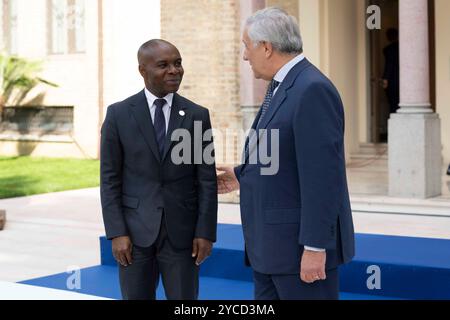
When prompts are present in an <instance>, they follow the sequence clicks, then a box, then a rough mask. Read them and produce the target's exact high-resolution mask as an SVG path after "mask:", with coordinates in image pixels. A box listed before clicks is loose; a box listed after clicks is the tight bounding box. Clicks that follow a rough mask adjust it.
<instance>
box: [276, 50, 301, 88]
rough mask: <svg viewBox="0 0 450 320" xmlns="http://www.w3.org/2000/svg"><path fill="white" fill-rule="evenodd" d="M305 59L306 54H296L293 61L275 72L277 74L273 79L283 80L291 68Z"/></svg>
mask: <svg viewBox="0 0 450 320" xmlns="http://www.w3.org/2000/svg"><path fill="white" fill-rule="evenodd" d="M303 59H305V55H304V54H303V53H302V54H299V55H298V56H296V57H295V58H294V59H292V60H291V61H289V62H288V63H286V64H285V65H284V66H283V67H281V69H280V70H278V72H277V73H276V74H275V76H274V77H273V79H274V80H275V81H278V82H279V83H281V82H283V80H284V78H286V76H287V74H288V73H289V71H291V69H292V68H293V67H294V66H295V65H296V64H298V63H299V62H300V61H302V60H303Z"/></svg>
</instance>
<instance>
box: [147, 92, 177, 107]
mask: <svg viewBox="0 0 450 320" xmlns="http://www.w3.org/2000/svg"><path fill="white" fill-rule="evenodd" d="M144 91H145V97H146V98H147V102H148V105H149V107H150V108H152V107H153V103H154V102H155V100H156V99H160V98H158V97H156V96H155V95H154V94H152V93H151V92H150V91H149V90H148V89H147V88H145V90H144ZM173 96H174V94H173V93H169V94H168V95H167V96H165V97H164V98H162V99H164V100H166V102H167V104H168V105H169V108H171V107H172V102H173Z"/></svg>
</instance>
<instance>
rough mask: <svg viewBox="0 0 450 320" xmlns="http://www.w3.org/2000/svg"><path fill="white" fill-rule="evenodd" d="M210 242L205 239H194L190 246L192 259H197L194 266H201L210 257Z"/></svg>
mask: <svg viewBox="0 0 450 320" xmlns="http://www.w3.org/2000/svg"><path fill="white" fill-rule="evenodd" d="M212 247H213V245H212V242H211V241H209V240H206V239H201V238H195V239H194V243H193V245H192V258H195V257H197V259H196V260H195V264H196V265H197V266H199V265H201V264H202V263H203V261H205V260H206V258H208V257H209V256H210V255H211V251H212Z"/></svg>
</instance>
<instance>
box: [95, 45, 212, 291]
mask: <svg viewBox="0 0 450 320" xmlns="http://www.w3.org/2000/svg"><path fill="white" fill-rule="evenodd" d="M138 59H139V72H140V74H141V75H142V77H143V78H144V82H145V89H144V90H142V91H141V92H139V93H137V94H136V95H133V96H131V97H129V98H128V99H126V100H124V101H122V102H118V103H116V104H113V105H111V106H110V107H109V108H108V111H107V115H106V119H105V121H104V123H103V127H102V131H101V134H102V135H101V202H102V209H103V220H104V224H105V229H106V236H107V238H108V239H111V240H112V249H113V254H114V257H115V259H116V260H117V261H118V264H119V277H120V286H121V291H122V296H123V298H124V299H155V291H156V288H157V286H158V280H159V276H160V275H161V276H162V281H163V285H164V289H165V293H166V297H167V298H168V299H177V300H179V299H197V297H198V272H199V270H198V268H199V265H200V264H201V263H202V262H203V261H204V259H206V258H207V257H208V256H209V255H210V253H211V250H212V243H213V242H214V241H215V240H216V229H217V176H216V169H215V164H214V158H213V157H214V154H213V152H212V154H211V157H210V159H209V161H206V160H207V159H206V160H205V159H204V158H203V151H204V150H205V148H206V147H210V144H211V143H212V138H211V139H210V140H211V141H210V142H208V141H204V139H203V137H198V136H195V135H194V127H196V128H198V127H199V125H200V126H201V128H202V133H203V134H205V136H207V135H208V134H207V132H208V131H210V129H211V122H210V117H209V112H208V110H207V109H205V108H203V107H201V106H199V105H196V104H195V103H193V102H191V101H189V100H188V99H186V98H184V97H182V96H180V95H178V94H177V93H176V92H177V91H178V89H179V86H180V84H181V81H182V78H183V73H184V70H183V67H182V59H181V56H180V53H179V51H178V50H177V48H176V47H174V46H173V45H172V44H170V43H168V42H166V41H164V40H150V41H148V42H146V43H145V44H143V45H142V46H141V48H140V49H139V53H138ZM178 130H184V132H188V133H189V135H190V136H191V137H193V138H194V139H201V140H200V141H197V143H198V142H200V146H201V148H200V149H198V148H196V149H195V150H191V151H189V150H183V151H182V152H183V153H184V152H187V154H189V155H191V157H189V158H192V159H188V160H189V161H184V162H183V163H181V164H179V163H180V161H179V159H175V158H176V157H177V156H178V155H177V153H176V152H172V150H173V148H174V146H175V144H174V142H173V141H172V134H173V133H175V132H176V131H178ZM183 142H184V141H183ZM194 142H195V141H191V142H190V143H188V147H191V146H193V145H194ZM197 145H198V144H197ZM209 149H211V148H209ZM196 153H198V154H196ZM198 156H201V159H200V161H198ZM184 157H186V154H185V155H184ZM194 157H196V159H197V161H193V160H194ZM183 159H185V158H183Z"/></svg>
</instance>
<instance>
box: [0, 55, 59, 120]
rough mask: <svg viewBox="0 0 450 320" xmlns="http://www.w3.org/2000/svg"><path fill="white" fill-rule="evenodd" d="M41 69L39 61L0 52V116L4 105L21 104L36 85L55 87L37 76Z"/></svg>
mask: <svg viewBox="0 0 450 320" xmlns="http://www.w3.org/2000/svg"><path fill="white" fill-rule="evenodd" d="M41 70H42V62H41V61H30V60H27V59H23V58H19V57H16V56H10V55H6V54H0V116H1V114H2V110H3V107H4V106H5V105H21V104H22V103H23V101H24V99H25V98H26V96H27V95H28V93H29V92H30V91H31V90H32V89H34V88H35V87H36V86H37V85H39V84H41V83H43V84H46V85H49V86H52V87H57V85H56V84H54V83H52V82H49V81H47V80H44V79H42V78H40V77H39V76H38V74H39V72H40V71H41Z"/></svg>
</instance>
